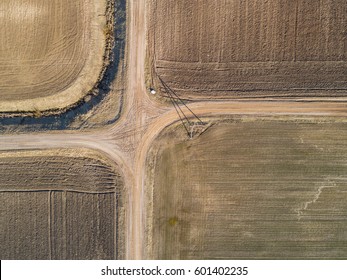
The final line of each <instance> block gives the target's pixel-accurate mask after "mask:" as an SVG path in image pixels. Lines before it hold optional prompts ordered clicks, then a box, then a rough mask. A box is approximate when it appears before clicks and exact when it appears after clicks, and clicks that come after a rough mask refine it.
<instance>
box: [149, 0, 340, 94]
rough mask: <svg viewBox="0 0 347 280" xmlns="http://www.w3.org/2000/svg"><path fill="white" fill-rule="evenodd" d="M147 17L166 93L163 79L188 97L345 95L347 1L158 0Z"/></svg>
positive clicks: (155, 67)
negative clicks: (203, 0)
mask: <svg viewBox="0 0 347 280" xmlns="http://www.w3.org/2000/svg"><path fill="white" fill-rule="evenodd" d="M147 14H148V16H147V18H148V19H149V20H148V21H149V23H148V49H149V50H148V61H149V62H150V64H151V66H152V69H151V71H152V72H151V75H152V86H156V87H157V88H161V89H162V91H165V90H163V88H162V86H161V85H160V82H159V81H158V79H157V77H158V76H160V77H161V78H162V79H163V80H164V81H165V82H166V83H167V84H168V85H169V87H170V88H172V89H173V90H175V91H176V92H177V93H178V94H179V95H180V96H181V97H183V98H187V99H211V98H223V99H230V98H232V99H240V98H241V99H243V98H266V97H267V98H312V99H314V100H317V99H319V98H323V97H324V98H330V97H345V92H346V89H347V79H346V69H347V63H346V59H347V47H346V46H347V44H346V40H347V37H346V32H347V5H346V2H345V1H344V0H336V1H330V0H323V1H314V2H312V1H308V0H295V1H280V0H271V1H263V0H255V1H254V0H252V1H251V0H247V1H238V0H227V1H222V0H218V1H205V2H201V1H197V0H182V1H155V0H151V1H148V5H147ZM163 94H164V95H165V93H163Z"/></svg>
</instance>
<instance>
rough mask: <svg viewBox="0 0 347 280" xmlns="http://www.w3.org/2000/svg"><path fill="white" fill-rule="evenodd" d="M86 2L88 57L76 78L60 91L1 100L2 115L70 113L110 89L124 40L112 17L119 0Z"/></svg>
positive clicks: (39, 115) (36, 115)
mask: <svg viewBox="0 0 347 280" xmlns="http://www.w3.org/2000/svg"><path fill="white" fill-rule="evenodd" d="M119 2H122V1H119ZM88 6H90V7H92V8H93V11H92V12H90V13H92V19H91V22H90V24H89V28H90V30H89V31H88V32H87V33H90V35H91V37H90V38H88V41H89V42H90V44H89V45H91V46H88V48H89V51H88V57H87V59H86V63H85V66H84V67H83V69H82V71H81V72H80V73H79V75H78V77H77V79H76V80H75V81H74V82H73V84H72V85H70V86H69V87H68V88H67V89H66V90H64V91H63V92H60V93H58V94H54V95H52V96H49V97H44V98H37V99H30V100H21V101H11V102H0V117H1V118H16V117H17V118H18V117H33V118H34V119H40V118H45V117H49V116H52V115H53V116H56V115H62V114H64V113H65V112H70V113H71V110H73V109H74V108H77V107H81V105H83V104H85V103H86V104H88V103H89V105H88V106H87V107H88V108H89V109H90V108H91V106H93V105H92V104H90V103H91V102H90V101H91V100H93V99H99V98H98V96H101V95H105V94H104V93H103V91H104V90H105V89H107V91H109V84H110V83H111V82H112V81H113V79H114V75H115V73H114V72H116V71H117V70H115V69H113V68H114V66H112V64H114V60H117V65H116V68H118V60H119V59H120V58H119V57H118V54H116V53H115V52H117V50H115V48H116V45H117V44H118V41H119V40H123V39H122V38H123V34H119V30H116V29H117V26H116V24H117V23H118V19H116V18H115V16H116V15H117V13H118V11H116V6H117V9H118V8H119V7H118V6H119V4H118V3H115V2H114V1H110V0H98V1H91V2H90V3H88ZM122 28H123V27H122ZM122 33H124V31H122ZM116 35H117V36H118V35H119V36H120V38H116V37H115V36H116ZM116 40H117V42H116ZM110 68H112V69H110ZM110 72H112V73H113V74H112V73H110ZM98 102H100V100H99V101H98ZM119 102H121V101H119ZM45 122H47V120H46V121H45Z"/></svg>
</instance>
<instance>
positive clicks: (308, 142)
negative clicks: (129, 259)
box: [145, 117, 347, 259]
mask: <svg viewBox="0 0 347 280" xmlns="http://www.w3.org/2000/svg"><path fill="white" fill-rule="evenodd" d="M346 128H347V123H346V122H345V120H341V119H340V120H338V119H329V118H325V119H323V118H308V117H306V118H303V117H298V118H290V117H283V118H280V117H276V118H274V117H235V118H232V119H224V120H219V121H217V120H215V121H212V122H211V125H210V127H209V128H208V129H207V130H205V131H204V132H203V133H202V134H201V135H200V136H199V137H195V138H193V139H192V140H188V139H187V137H186V135H185V134H184V130H183V128H182V127H181V126H177V125H173V126H170V127H169V128H166V129H165V130H164V131H163V132H162V133H161V134H160V136H159V137H158V138H157V140H156V141H155V142H154V143H153V145H152V148H151V150H150V153H149V156H148V158H147V164H146V166H147V171H146V172H147V173H146V174H147V175H146V185H145V188H146V190H147V203H146V205H147V213H146V218H147V223H146V233H147V237H146V241H147V249H146V257H147V258H154V259H346V258H347V223H346V218H347V216H346V213H347V177H346V172H347V169H346V164H345V159H346V156H347V145H346V143H347V133H346Z"/></svg>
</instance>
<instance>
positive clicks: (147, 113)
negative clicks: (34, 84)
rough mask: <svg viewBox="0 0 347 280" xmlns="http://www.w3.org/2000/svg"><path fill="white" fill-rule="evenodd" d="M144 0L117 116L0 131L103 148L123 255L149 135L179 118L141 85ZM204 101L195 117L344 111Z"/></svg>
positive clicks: (136, 217) (134, 237)
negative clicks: (112, 170)
mask: <svg viewBox="0 0 347 280" xmlns="http://www.w3.org/2000/svg"><path fill="white" fill-rule="evenodd" d="M145 2H146V1H145V0H130V1H129V6H128V7H129V8H128V30H127V32H128V41H127V44H128V45H127V69H128V71H127V91H126V94H125V101H124V105H123V106H124V107H123V112H122V116H121V118H120V119H119V120H118V121H117V122H116V123H115V124H113V125H112V126H109V127H105V128H103V129H95V130H89V131H85V130H84V131H82V132H81V131H54V132H49V133H48V132H45V133H30V134H15V135H1V136H0V149H1V150H23V149H48V148H77V147H79V148H81V147H82V148H83V147H86V148H91V149H94V150H97V151H100V152H103V153H104V154H106V155H107V156H108V157H109V158H110V159H111V160H113V161H114V162H116V163H117V164H118V166H119V168H120V170H121V172H122V173H123V176H124V181H125V187H126V189H127V190H128V195H129V197H128V206H129V209H128V213H127V221H128V222H127V224H128V229H127V232H126V236H127V240H126V258H127V259H142V258H143V249H144V248H143V243H142V242H143V240H144V239H143V235H144V216H143V213H144V211H143V210H144V207H145V202H144V189H143V187H144V175H145V160H146V155H147V152H148V150H149V147H150V145H151V143H152V141H153V140H154V139H155V138H156V136H157V135H158V134H159V133H160V132H161V131H162V130H163V129H164V128H165V127H167V126H169V125H170V124H172V123H174V122H176V121H178V120H179V117H178V115H177V113H176V111H175V109H174V107H173V106H167V105H165V104H160V103H158V102H155V101H153V100H152V99H151V98H150V97H149V95H150V93H149V90H148V89H147V88H146V86H145V57H146V14H145ZM303 101H304V100H296V101H285V100H284V101H283V100H282V101H278V100H266V101H261V102H259V101H258V102H256V101H240V100H236V101H235V100H233V101H225V100H223V101H208V102H205V101H204V102H195V103H192V104H191V105H190V108H191V109H192V110H193V111H194V112H195V113H196V114H198V115H199V116H200V117H203V118H204V117H210V116H220V115H240V114H243V115H258V116H265V115H272V116H274V115H301V116H303V115H306V116H346V115H347V104H346V103H344V102H339V101H336V99H335V101H332V100H325V101H320V102H303Z"/></svg>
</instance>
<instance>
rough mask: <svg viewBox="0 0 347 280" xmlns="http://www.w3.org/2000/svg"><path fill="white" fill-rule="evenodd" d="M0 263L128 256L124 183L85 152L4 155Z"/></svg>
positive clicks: (0, 187)
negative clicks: (126, 251) (16, 260)
mask: <svg viewBox="0 0 347 280" xmlns="http://www.w3.org/2000/svg"><path fill="white" fill-rule="evenodd" d="M0 178H1V180H0V213H1V216H0V225H1V227H0V236H1V239H2V241H1V242H0V258H1V259H119V258H124V254H125V252H124V246H125V245H124V238H125V237H124V235H125V232H126V227H125V223H124V216H125V203H124V201H125V195H124V190H123V179H122V178H121V176H120V173H119V170H118V167H117V166H116V165H115V164H114V163H112V162H110V161H109V160H108V159H107V158H106V157H105V156H104V155H102V154H100V153H98V152H94V151H92V150H86V149H74V150H44V151H25V152H24V151H23V152H2V153H0Z"/></svg>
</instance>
